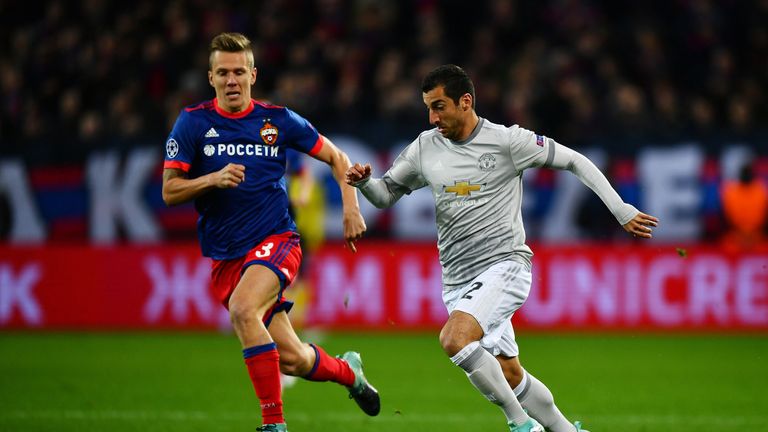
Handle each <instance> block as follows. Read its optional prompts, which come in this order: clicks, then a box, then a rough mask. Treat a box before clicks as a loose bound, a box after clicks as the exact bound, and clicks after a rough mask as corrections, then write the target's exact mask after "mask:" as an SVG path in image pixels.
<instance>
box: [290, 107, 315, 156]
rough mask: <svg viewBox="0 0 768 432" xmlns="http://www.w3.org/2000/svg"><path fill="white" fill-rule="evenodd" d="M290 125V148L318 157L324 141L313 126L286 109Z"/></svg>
mask: <svg viewBox="0 0 768 432" xmlns="http://www.w3.org/2000/svg"><path fill="white" fill-rule="evenodd" d="M285 111H286V113H287V118H288V122H289V124H290V131H291V135H290V138H291V139H290V140H289V142H288V146H289V147H291V148H294V149H296V150H298V151H300V152H302V153H307V154H309V155H312V156H314V155H316V154H317V153H319V152H320V149H321V148H322V147H323V140H322V138H321V137H320V134H319V133H318V132H317V129H315V127H314V126H312V124H311V123H310V122H309V121H308V120H307V119H305V118H304V117H302V116H300V115H298V114H297V113H295V112H293V111H291V110H290V109H288V108H285Z"/></svg>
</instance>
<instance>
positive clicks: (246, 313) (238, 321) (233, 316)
mask: <svg viewBox="0 0 768 432" xmlns="http://www.w3.org/2000/svg"><path fill="white" fill-rule="evenodd" d="M229 319H230V321H231V322H232V325H233V326H235V328H238V327H248V326H249V324H252V323H253V321H254V320H256V319H258V318H257V316H256V314H255V313H254V311H253V310H252V309H251V308H249V307H245V306H244V305H240V304H238V303H230V305H229Z"/></svg>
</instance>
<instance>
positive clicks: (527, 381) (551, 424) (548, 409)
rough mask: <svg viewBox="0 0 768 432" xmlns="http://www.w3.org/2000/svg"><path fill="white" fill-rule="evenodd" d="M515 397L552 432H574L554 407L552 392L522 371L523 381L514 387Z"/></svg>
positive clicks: (572, 427)
mask: <svg viewBox="0 0 768 432" xmlns="http://www.w3.org/2000/svg"><path fill="white" fill-rule="evenodd" d="M515 396H517V399H518V400H519V401H520V404H521V405H522V406H523V408H525V409H526V410H528V414H530V415H531V417H533V418H535V419H536V420H537V421H538V422H539V423H541V425H542V426H544V427H545V428H547V430H549V431H552V432H574V431H575V430H576V428H575V427H574V426H573V425H572V424H570V423H569V422H568V419H566V418H565V416H563V414H562V413H561V412H560V410H559V409H558V408H557V406H556V405H555V398H554V397H553V396H552V392H551V391H549V389H548V388H547V386H545V385H544V383H542V382H541V381H539V380H538V379H536V377H535V376H533V375H531V374H529V373H528V371H524V375H523V380H522V381H521V382H520V384H519V385H518V386H517V387H515Z"/></svg>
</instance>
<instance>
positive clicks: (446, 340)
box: [440, 328, 474, 357]
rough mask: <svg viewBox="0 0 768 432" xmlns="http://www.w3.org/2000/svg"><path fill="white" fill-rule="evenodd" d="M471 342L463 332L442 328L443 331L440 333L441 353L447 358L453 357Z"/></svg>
mask: <svg viewBox="0 0 768 432" xmlns="http://www.w3.org/2000/svg"><path fill="white" fill-rule="evenodd" d="M472 342H474V340H473V339H472V338H471V337H469V335H467V334H466V333H463V332H457V331H451V330H450V329H446V328H443V331H441V332H440V346H442V347H443V351H445V353H446V354H448V356H449V357H453V356H455V355H456V354H458V352H459V351H461V350H462V348H464V347H465V346H467V345H469V344H470V343H472Z"/></svg>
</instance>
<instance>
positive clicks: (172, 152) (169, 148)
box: [165, 138, 179, 159]
mask: <svg viewBox="0 0 768 432" xmlns="http://www.w3.org/2000/svg"><path fill="white" fill-rule="evenodd" d="M165 153H166V154H167V155H168V158H170V159H173V158H175V157H176V155H177V154H179V143H177V142H176V140H175V139H173V138H170V139H169V140H168V142H166V143H165Z"/></svg>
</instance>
